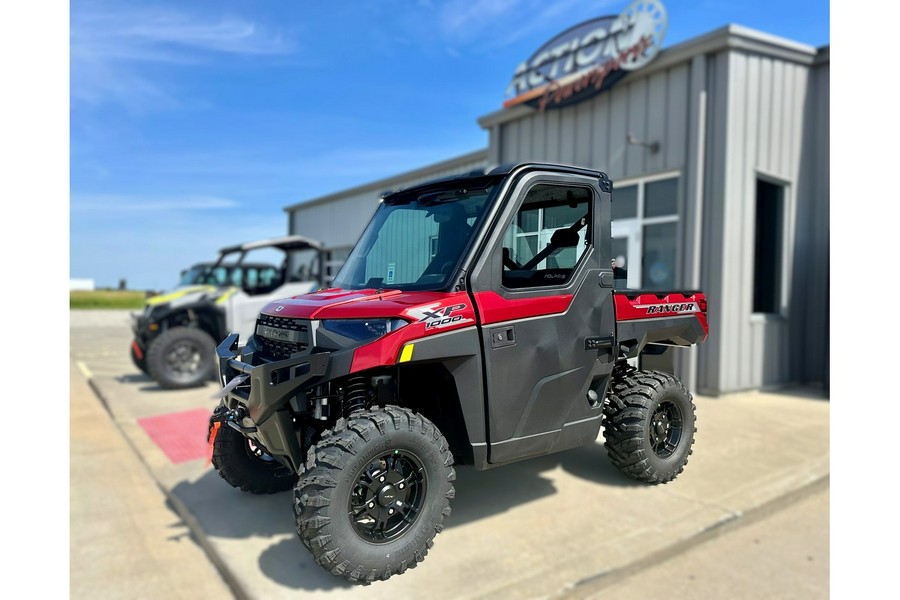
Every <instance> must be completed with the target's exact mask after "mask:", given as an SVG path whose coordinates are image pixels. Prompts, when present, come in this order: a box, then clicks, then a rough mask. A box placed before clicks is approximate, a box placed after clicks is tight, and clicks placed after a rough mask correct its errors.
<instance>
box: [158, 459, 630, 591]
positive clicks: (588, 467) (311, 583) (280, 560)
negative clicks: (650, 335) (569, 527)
mask: <svg viewBox="0 0 900 600" xmlns="http://www.w3.org/2000/svg"><path fill="white" fill-rule="evenodd" d="M557 467H560V468H562V469H563V470H565V471H566V472H568V473H570V474H572V475H574V476H576V477H579V478H582V479H584V480H586V481H589V482H592V483H595V484H598V485H602V486H626V487H630V486H637V485H640V484H638V483H637V482H633V481H631V480H630V479H628V478H627V477H625V476H624V475H622V474H621V473H619V472H618V471H617V470H615V468H614V467H613V466H612V465H610V463H609V460H608V459H607V457H606V450H605V449H604V448H603V447H602V446H600V445H598V444H591V445H589V446H585V447H582V448H577V449H574V450H569V451H567V452H562V453H559V454H554V455H549V456H544V457H539V458H534V459H531V460H526V461H522V462H519V463H513V464H511V465H507V466H504V467H498V468H496V469H489V470H487V471H477V470H475V469H474V468H473V467H470V466H459V467H456V471H457V480H456V499H455V500H454V501H453V514H452V515H451V516H450V518H449V519H448V521H447V527H448V528H453V527H459V526H461V525H465V524H468V523H471V522H473V521H477V520H479V519H482V518H485V517H489V516H492V515H496V514H498V513H503V512H506V511H508V510H511V509H515V508H516V507H517V506H520V505H522V504H525V503H527V502H531V501H534V500H539V499H541V498H544V497H546V496H550V495H552V494H555V493H556V488H555V487H554V485H553V482H552V481H551V479H549V478H547V477H545V476H543V475H542V473H544V472H545V471H551V470H553V469H555V468H557ZM172 493H173V494H175V496H176V497H178V498H179V499H180V500H181V501H182V502H183V503H184V504H185V506H186V507H187V508H188V510H190V511H191V513H192V514H193V515H194V517H195V518H196V520H197V522H198V524H199V525H200V527H201V528H202V529H203V531H204V532H205V533H206V534H207V535H208V536H210V537H213V538H216V537H218V538H227V539H240V538H249V537H256V536H258V537H278V538H283V537H284V536H289V537H287V538H285V539H281V540H279V541H277V542H275V543H273V544H272V545H270V546H269V547H267V548H266V549H265V550H264V551H263V552H262V553H261V554H260V556H259V559H258V560H259V566H260V569H261V571H262V572H263V573H265V575H266V576H267V577H269V578H270V579H272V580H273V581H275V582H277V583H279V584H281V585H284V586H288V587H291V588H303V589H309V590H313V589H331V588H335V587H343V586H349V584H348V583H346V582H345V581H344V580H343V579H340V578H336V577H333V576H331V575H330V574H328V573H327V572H325V571H324V570H322V569H321V568H320V567H319V566H318V565H316V564H315V562H314V560H313V558H312V555H311V554H310V553H309V552H308V551H307V550H306V549H305V548H304V547H303V545H302V544H301V543H300V541H299V539H298V538H297V536H296V531H295V527H296V526H295V523H294V514H293V510H292V507H291V498H292V492H282V493H279V494H272V495H264V496H256V495H252V494H247V493H244V492H241V491H239V490H237V489H234V488H232V487H231V486H229V485H228V484H227V483H225V482H224V481H223V480H222V479H221V478H220V477H219V475H218V474H217V473H216V472H215V471H213V470H209V471H207V472H206V473H204V474H203V476H202V477H200V478H199V479H198V480H196V481H194V482H188V481H183V482H181V483H179V484H177V485H176V486H175V488H174V489H173V490H172Z"/></svg>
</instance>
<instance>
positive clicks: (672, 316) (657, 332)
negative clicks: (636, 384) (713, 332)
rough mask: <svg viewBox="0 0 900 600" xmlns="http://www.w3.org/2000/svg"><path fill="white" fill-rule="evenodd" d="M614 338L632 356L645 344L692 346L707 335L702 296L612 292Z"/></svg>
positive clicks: (632, 291)
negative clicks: (614, 308) (614, 310)
mask: <svg viewBox="0 0 900 600" xmlns="http://www.w3.org/2000/svg"><path fill="white" fill-rule="evenodd" d="M614 298H615V307H616V339H617V341H618V342H619V344H623V345H625V346H628V347H629V352H628V354H629V355H632V356H636V355H637V353H638V352H640V350H641V349H642V348H643V347H644V345H646V344H665V345H669V346H692V345H694V344H697V343H700V342H702V341H704V340H705V339H706V338H707V336H708V335H709V325H708V324H707V320H706V296H705V295H704V294H703V292H698V291H677V292H658V291H644V290H628V291H621V292H615V293H614Z"/></svg>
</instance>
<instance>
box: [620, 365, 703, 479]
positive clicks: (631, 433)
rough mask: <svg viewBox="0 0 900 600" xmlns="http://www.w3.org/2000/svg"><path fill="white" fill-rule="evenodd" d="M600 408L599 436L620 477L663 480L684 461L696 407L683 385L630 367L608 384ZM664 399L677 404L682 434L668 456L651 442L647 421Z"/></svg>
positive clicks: (667, 376)
mask: <svg viewBox="0 0 900 600" xmlns="http://www.w3.org/2000/svg"><path fill="white" fill-rule="evenodd" d="M611 392H612V393H611V394H610V395H609V397H608V400H607V404H606V406H605V407H604V411H603V436H604V438H605V440H606V442H605V444H604V445H605V446H606V451H607V454H608V455H609V459H610V461H611V462H612V464H613V465H614V466H615V467H616V468H618V469H619V470H620V471H622V472H623V473H624V474H625V475H627V476H629V477H631V478H632V479H636V480H638V481H642V482H645V483H653V484H657V483H668V482H670V481H672V480H673V479H675V477H677V476H678V475H679V474H680V473H681V472H682V471H684V467H685V465H687V462H688V457H689V456H690V455H691V454H692V453H693V448H692V447H693V444H694V433H695V432H696V431H697V428H696V426H695V424H696V407H695V405H694V401H693V397H692V396H691V394H690V393H689V392H688V391H687V389H686V388H685V387H684V384H682V383H681V381H679V380H678V378H676V377H675V376H673V375H670V374H668V373H663V372H660V371H637V370H631V371H629V372H627V373H625V374H624V375H622V376H620V377H618V378H616V379H615V380H614V381H613V383H612V384H611ZM663 401H670V402H673V403H674V404H676V405H677V406H678V407H679V409H680V410H681V412H682V415H683V420H684V422H683V430H682V438H681V440H680V441H679V443H678V447H677V448H676V450H675V451H674V452H673V453H672V455H671V456H669V457H667V458H661V457H659V456H657V455H656V454H655V453H654V452H653V449H652V447H651V445H650V437H649V434H650V422H651V417H652V415H653V412H654V410H655V409H656V407H657V406H658V405H659V404H660V403H661V402H663Z"/></svg>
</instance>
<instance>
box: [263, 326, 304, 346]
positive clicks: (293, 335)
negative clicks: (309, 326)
mask: <svg viewBox="0 0 900 600" xmlns="http://www.w3.org/2000/svg"><path fill="white" fill-rule="evenodd" d="M256 335H258V336H260V337H264V338H267V339H270V340H279V341H282V342H305V341H306V335H305V334H303V333H301V332H299V331H291V330H290V329H278V328H277V327H269V326H268V325H257V326H256Z"/></svg>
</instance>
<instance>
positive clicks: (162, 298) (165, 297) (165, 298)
mask: <svg viewBox="0 0 900 600" xmlns="http://www.w3.org/2000/svg"><path fill="white" fill-rule="evenodd" d="M215 290H216V288H214V287H213V286H211V285H199V286H193V287H186V288H184V289H182V290H177V291H175V292H172V293H170V294H161V295H159V296H153V297H152V298H149V299H147V304H148V305H149V306H154V305H156V304H162V303H163V302H171V301H172V300H177V299H178V298H183V297H184V296H187V295H188V294H193V293H194V292H214V291H215Z"/></svg>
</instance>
